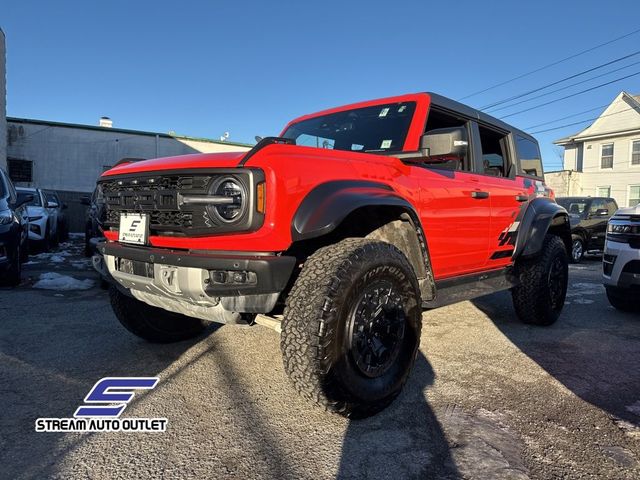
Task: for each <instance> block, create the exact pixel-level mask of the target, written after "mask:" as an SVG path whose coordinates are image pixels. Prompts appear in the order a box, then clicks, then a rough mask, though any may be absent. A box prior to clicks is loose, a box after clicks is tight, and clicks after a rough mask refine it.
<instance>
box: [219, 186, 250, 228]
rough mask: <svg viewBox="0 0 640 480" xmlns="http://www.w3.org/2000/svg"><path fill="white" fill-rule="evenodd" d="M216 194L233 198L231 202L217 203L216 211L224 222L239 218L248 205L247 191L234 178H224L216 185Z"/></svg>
mask: <svg viewBox="0 0 640 480" xmlns="http://www.w3.org/2000/svg"><path fill="white" fill-rule="evenodd" d="M214 195H217V196H222V197H228V198H230V199H232V200H231V201H230V202H229V203H223V204H220V205H216V206H215V207H214V208H215V212H216V214H217V215H218V217H219V218H220V219H221V220H222V221H223V222H233V221H235V220H238V219H239V218H240V217H241V216H242V214H243V213H244V210H245V208H246V206H247V201H246V196H247V194H246V191H245V189H244V187H243V186H242V184H241V183H240V182H238V181H237V180H235V179H234V178H224V179H222V180H220V181H219V182H218V184H217V186H216V187H215V190H214Z"/></svg>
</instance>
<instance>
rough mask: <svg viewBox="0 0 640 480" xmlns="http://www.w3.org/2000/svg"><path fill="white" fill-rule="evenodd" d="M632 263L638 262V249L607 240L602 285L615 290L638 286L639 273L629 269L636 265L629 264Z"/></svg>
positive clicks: (639, 281) (639, 251)
mask: <svg viewBox="0 0 640 480" xmlns="http://www.w3.org/2000/svg"><path fill="white" fill-rule="evenodd" d="M634 261H636V262H640V249H638V248H633V247H632V246H631V245H629V244H628V243H623V242H613V241H611V240H607V242H606V244H605V248H604V256H603V270H604V272H603V275H602V280H603V283H604V284H605V285H608V286H611V287H617V288H631V287H635V286H640V272H635V270H634V269H633V268H630V266H631V265H635V264H636V263H634V264H631V262H634Z"/></svg>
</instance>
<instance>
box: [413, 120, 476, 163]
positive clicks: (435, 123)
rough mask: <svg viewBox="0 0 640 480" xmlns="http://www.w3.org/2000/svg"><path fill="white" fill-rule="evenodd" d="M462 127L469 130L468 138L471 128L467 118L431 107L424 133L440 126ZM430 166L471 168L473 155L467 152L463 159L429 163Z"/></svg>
mask: <svg viewBox="0 0 640 480" xmlns="http://www.w3.org/2000/svg"><path fill="white" fill-rule="evenodd" d="M453 127H461V128H464V129H465V130H466V131H467V138H468V136H469V129H468V126H467V119H465V118H462V117H456V116H455V115H451V114H449V113H445V112H441V111H440V110H438V109H437V108H431V109H430V110H429V117H428V118H427V126H426V127H425V129H424V133H429V132H430V131H432V130H438V129H440V128H453ZM427 166H428V167H429V168H444V169H447V170H463V171H464V170H466V171H470V170H471V156H470V155H469V153H468V152H467V155H466V156H465V157H464V158H463V159H462V160H457V159H456V160H453V159H452V160H448V161H444V162H442V163H435V164H431V165H427Z"/></svg>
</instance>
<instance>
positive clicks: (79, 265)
mask: <svg viewBox="0 0 640 480" xmlns="http://www.w3.org/2000/svg"><path fill="white" fill-rule="evenodd" d="M71 265H72V266H73V268H78V269H80V270H84V269H87V268H89V266H90V265H91V260H78V261H77V262H71Z"/></svg>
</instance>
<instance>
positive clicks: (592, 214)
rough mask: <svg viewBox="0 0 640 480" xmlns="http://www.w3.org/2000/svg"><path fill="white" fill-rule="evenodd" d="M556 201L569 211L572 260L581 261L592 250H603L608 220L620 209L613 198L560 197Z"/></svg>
mask: <svg viewBox="0 0 640 480" xmlns="http://www.w3.org/2000/svg"><path fill="white" fill-rule="evenodd" d="M556 201H557V202H558V203H559V204H560V205H562V206H563V207H564V208H565V209H566V210H567V212H569V221H570V222H571V243H572V248H571V260H572V261H573V262H574V263H579V262H580V260H582V257H583V256H584V254H585V253H586V252H588V251H590V250H603V249H604V241H605V237H606V233H607V221H608V220H609V218H610V217H611V215H613V214H614V213H615V212H616V210H618V204H617V203H616V201H615V200H614V199H613V198H606V197H559V198H556Z"/></svg>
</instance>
